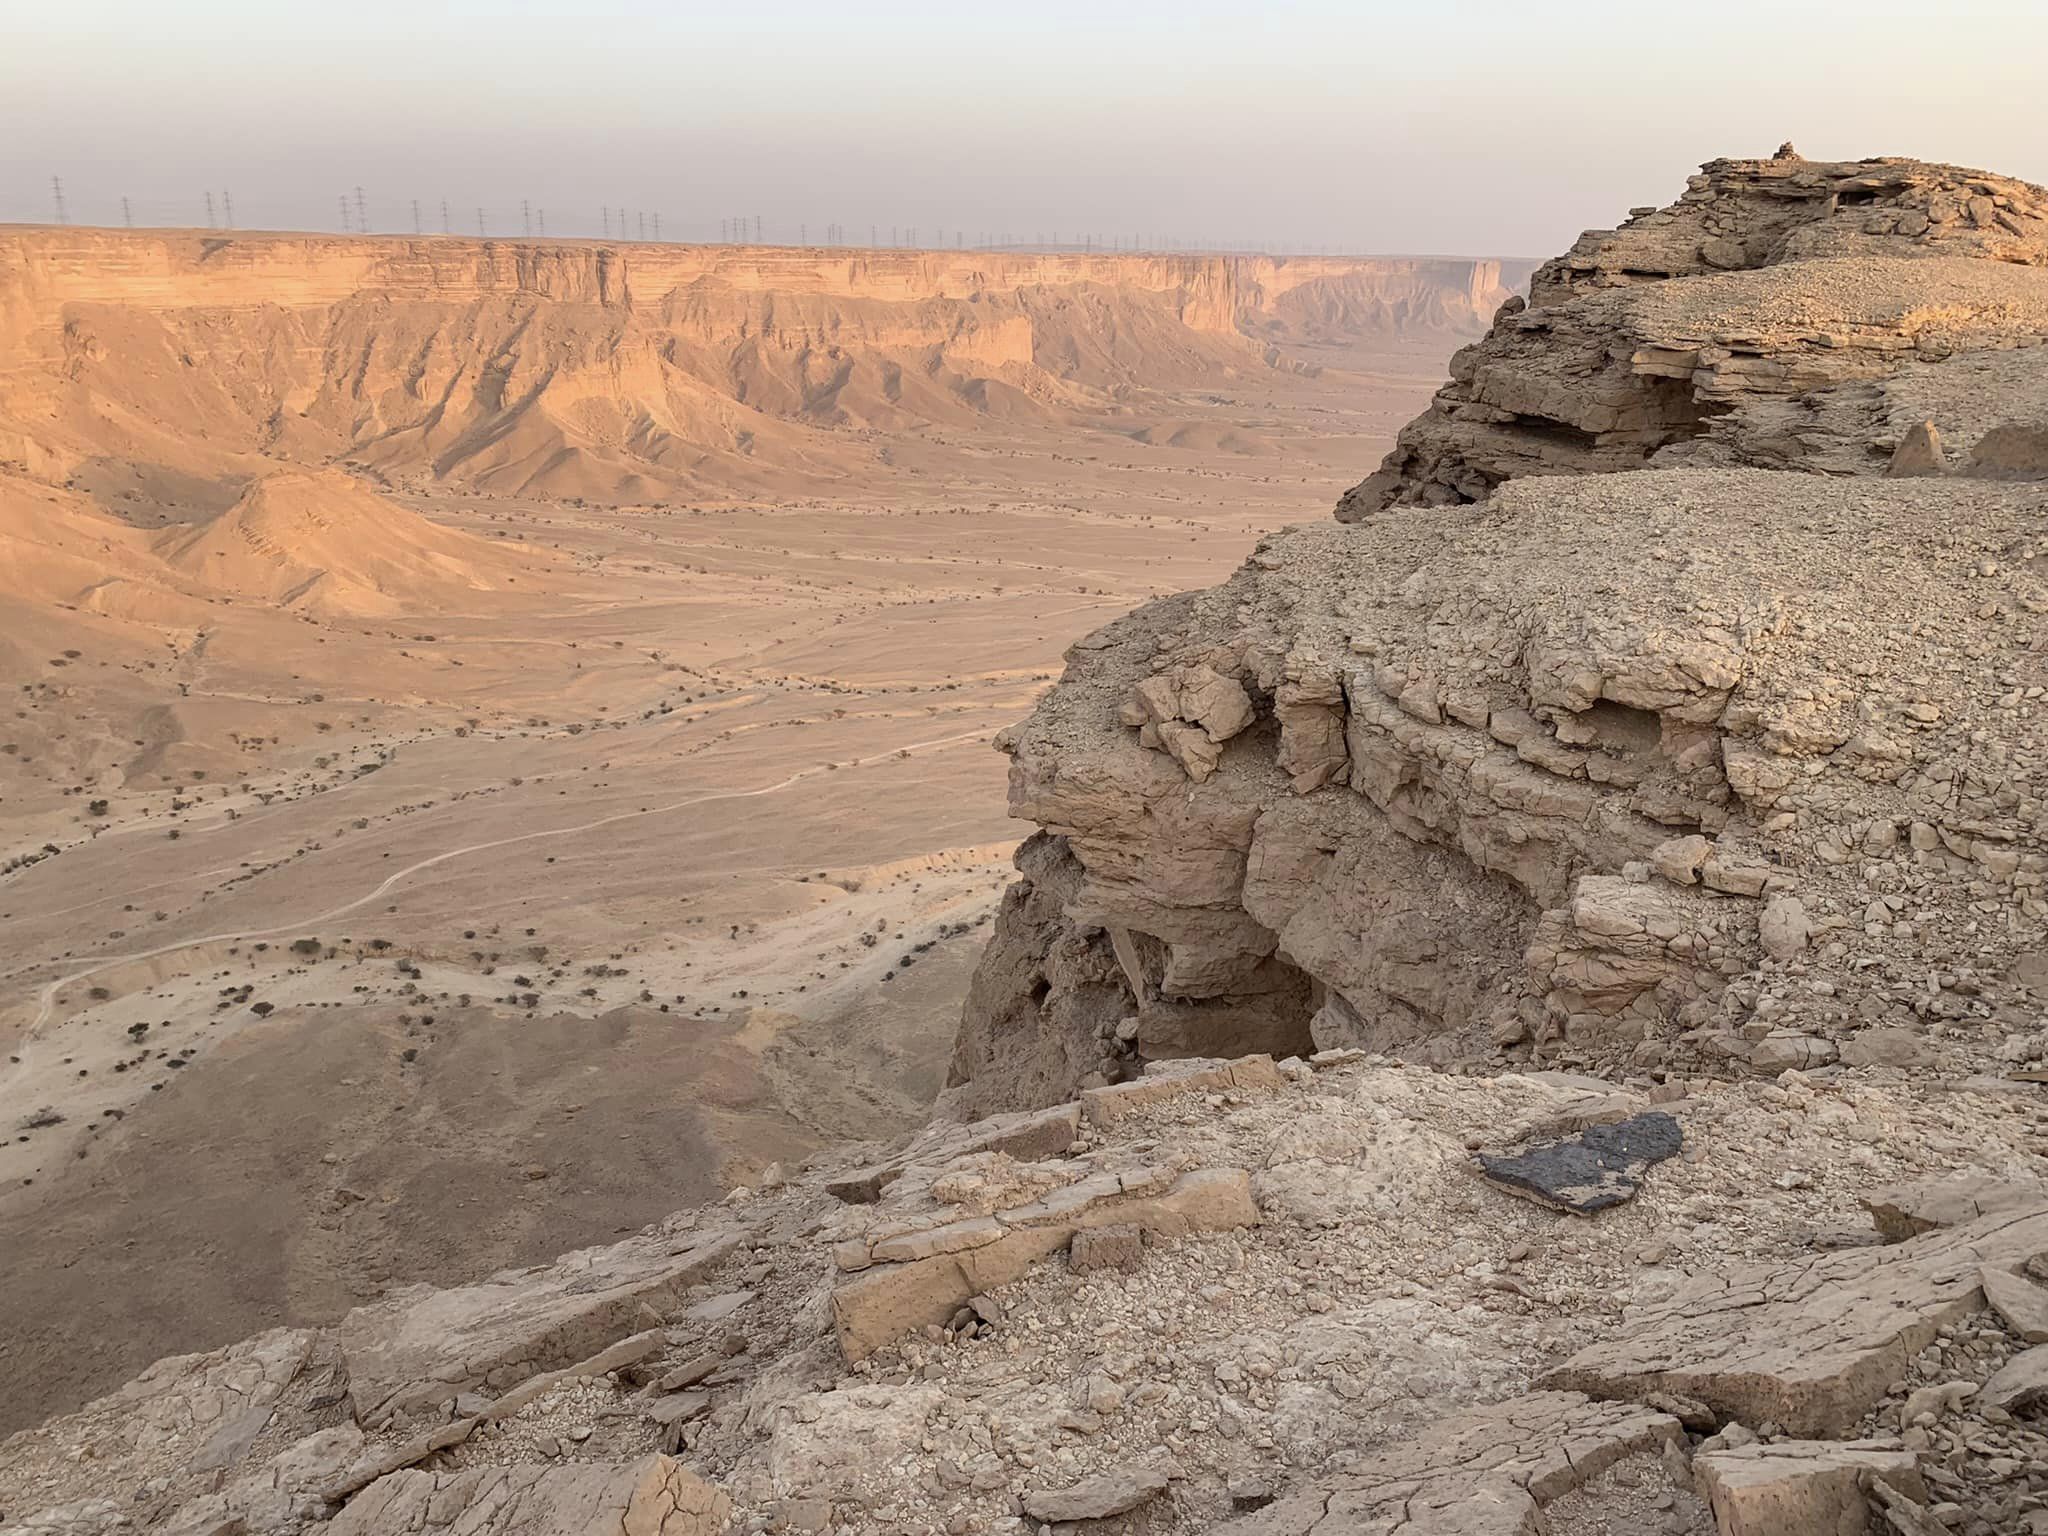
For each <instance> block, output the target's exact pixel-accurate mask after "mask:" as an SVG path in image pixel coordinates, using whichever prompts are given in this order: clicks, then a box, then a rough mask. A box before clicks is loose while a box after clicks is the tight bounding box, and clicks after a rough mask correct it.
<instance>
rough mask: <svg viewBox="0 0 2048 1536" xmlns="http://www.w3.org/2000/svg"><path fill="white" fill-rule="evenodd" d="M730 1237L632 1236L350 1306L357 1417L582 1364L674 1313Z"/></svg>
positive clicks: (432, 1404)
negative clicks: (529, 1265) (530, 1265)
mask: <svg viewBox="0 0 2048 1536" xmlns="http://www.w3.org/2000/svg"><path fill="white" fill-rule="evenodd" d="M737 1241H738V1240H737V1238H735V1237H734V1236H733V1235H732V1234H730V1233H726V1232H719V1231H708V1232H700V1233H693V1234H691V1236H690V1239H689V1241H688V1242H687V1243H686V1244H683V1245H681V1246H680V1247H677V1246H676V1245H675V1244H673V1243H672V1242H671V1241H669V1240H667V1239H663V1238H648V1237H634V1238H628V1239H627V1240H626V1241H625V1242H622V1243H615V1244H612V1245H610V1246H608V1247H603V1248H585V1249H582V1250H580V1251H578V1252H576V1253H569V1254H564V1255H563V1256H562V1257H561V1258H559V1259H557V1260H556V1261H555V1262H554V1263H553V1264H550V1265H547V1266H545V1267H543V1268H539V1269H519V1270H506V1271H503V1272H502V1273H499V1274H496V1275H492V1276H491V1277H490V1278H489V1279H487V1280H482V1281H479V1282H478V1283H476V1284H475V1285H462V1286H455V1287H453V1288H452V1289H449V1290H435V1289H433V1288H432V1287H429V1286H411V1287H408V1288H407V1289H405V1290H403V1291H400V1292H397V1293H395V1294H394V1295H392V1296H391V1297H389V1298H387V1299H386V1300H384V1301H380V1302H377V1303H374V1304H373V1305H371V1306H367V1307H358V1308H356V1310H355V1311H353V1312H351V1313H349V1314H348V1316H346V1317H344V1318H343V1319H342V1320H341V1321H340V1322H339V1323H337V1324H336V1325H335V1327H334V1337H335V1338H336V1340H337V1341H338V1342H339V1343H340V1345H341V1348H342V1352H343V1354H344V1355H345V1356H346V1357H347V1360H348V1369H349V1395H350V1398H351V1399H352V1401H353V1404H354V1407H355V1413H356V1418H357V1420H358V1422H360V1423H362V1424H364V1425H367V1426H376V1425H379V1424H382V1423H385V1422H387V1421H388V1420H390V1419H392V1418H394V1417H410V1416H414V1415H419V1414H428V1413H432V1412H434V1411H436V1410H438V1409H440V1408H441V1407H442V1405H444V1404H447V1403H452V1402H453V1401H454V1400H455V1399H456V1398H457V1397H458V1396H460V1395H461V1394H462V1393H464V1392H471V1391H480V1392H490V1393H494V1394H495V1393H500V1392H504V1391H506V1390H508V1389H509V1388H511V1387H513V1386H516V1385H517V1384H518V1383H520V1382H521V1381H524V1380H525V1379H526V1378H527V1377H529V1376H534V1375H537V1374H539V1373H540V1372H542V1371H547V1370H554V1369H558V1368H559V1367H562V1366H565V1365H572V1364H574V1363H576V1362H577V1361H580V1360H584V1359H587V1358H589V1357H590V1356H591V1355H593V1354H595V1353H597V1351H599V1350H601V1349H603V1348H604V1347H605V1346H606V1345H607V1344H610V1343H612V1342H613V1341H614V1340H617V1339H619V1338H621V1337H623V1336H625V1335H627V1334H632V1333H638V1332H640V1331H641V1330H642V1329H644V1328H645V1327H647V1325H648V1322H649V1316H648V1314H649V1312H650V1311H653V1312H655V1313H658V1314H663V1315H666V1314H669V1313H672V1312H674V1311H676V1310H677V1309H678V1308H679V1307H680V1306H681V1305H682V1304H683V1301H684V1299H685V1294H686V1292H687V1291H688V1289H689V1287H690V1286H691V1285H692V1284H693V1283H694V1282H697V1281H700V1280H702V1279H703V1278H704V1277H705V1275H706V1274H707V1273H708V1272H709V1271H710V1270H711V1269H712V1267H713V1266H715V1265H716V1264H717V1263H718V1262H719V1261H720V1260H722V1259H723V1258H725V1257H726V1255H728V1254H729V1253H731V1252H732V1250H733V1248H734V1247H735V1246H736V1245H737ZM672 1247H674V1248H676V1251H674V1252H671V1251H670V1250H671V1248H672ZM654 1320H655V1321H659V1320H660V1319H659V1317H657V1318H655V1319H654Z"/></svg>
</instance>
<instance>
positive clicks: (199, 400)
mask: <svg viewBox="0 0 2048 1536" xmlns="http://www.w3.org/2000/svg"><path fill="white" fill-rule="evenodd" d="M1499 277H1500V274H1499V271H1498V267H1497V264H1495V263H1488V262H1458V261H1439V262H1425V261H1406V260H1395V261H1388V262H1383V263H1382V262H1373V261H1343V260H1304V261H1296V260H1292V259H1275V258H1265V257H1257V258H1235V257H1196V256H1187V257H1182V256H1138V255H1132V256H1123V255H1101V256H1083V255H1075V254H1058V255H1029V254H1003V253H984V252H945V251H864V250H862V251H845V252H840V251H823V250H794V249H771V248H753V247H723V246H720V247H701V246H672V245H653V246H648V245H619V246H610V245H599V244H594V243H570V242H564V243H549V242H532V241H523V242H522V241H476V240H455V239H365V238H327V237H320V236H285V235H239V234H238V235H233V236H225V235H213V236H202V235H197V234H162V233H134V234H129V233H114V232H109V231H78V230H23V231H17V232H14V233H12V234H8V235H4V236H0V351H4V354H5V356H6V359H7V362H6V366H5V368H4V370H0V460H11V461H14V462H15V463H17V464H20V465H22V466H24V467H26V468H27V470H28V471H29V472H30V473H32V474H34V475H36V476H37V477H39V478H42V479H45V480H50V481H63V480H67V479H72V478H74V477H82V478H83V479H85V480H87V481H95V480H97V479H106V478H108V477H110V476H112V475H115V474H118V473H121V472H125V471H130V470H133V471H138V472H141V473H144V474H153V475H155V476H157V477H159V478H165V477H172V478H175V477H185V478H189V479H192V480H196V481H200V482H207V481H219V480H225V479H230V478H232V477H234V476H237V475H242V476H246V474H247V473H248V472H249V468H250V466H249V462H248V461H250V460H251V459H253V458H259V457H261V458H269V459H273V460H275V459H282V460H286V461H290V462H294V463H299V464H325V463H329V462H335V461H343V462H346V463H348V464H351V465H354V466H357V467H359V468H366V469H369V470H372V471H375V472H377V473H380V474H382V475H383V476H385V477H386V478H387V479H390V480H393V481H399V482H421V481H429V480H434V481H448V482H453V483H457V484H463V485H472V486H478V487H485V488H490V489H495V490H509V491H527V490H532V491H539V492H555V493H560V494H591V495H600V496H623V497H632V496H640V495H646V494H651V493H653V492H655V491H657V490H660V489H664V488H666V489H671V490H672V489H676V488H685V489H687V488H690V487H695V486H722V485H741V486H744V485H746V484H748V483H750V479H751V478H752V477H755V476H757V475H758V474H760V473H765V472H766V471H767V470H768V469H771V468H772V469H773V470H774V471H775V472H777V473H783V474H787V473H792V472H794V473H797V474H802V473H803V472H805V471H806V470H811V471H815V472H816V473H818V474H830V473H835V472H838V471H840V470H842V469H843V466H841V465H836V464H834V463H832V462H830V460H829V457H828V456H827V455H826V454H824V452H823V451H822V448H821V439H820V436H819V433H820V430H821V429H824V430H829V429H834V428H863V427H873V428H885V429H887V428H901V427H907V426H918V425H923V424H929V423H943V422H964V421H967V420H971V419H972V418H975V417H977V416H981V415H986V414H991V413H994V414H1002V415H1011V416H1026V417H1031V416H1037V417H1043V418H1046V419H1061V418H1064V417H1067V416H1070V415H1072V414H1074V413H1085V412H1088V411H1094V410H1100V409H1104V408H1106V407H1108V406H1109V405H1111V403H1112V402H1113V400H1114V399H1115V398H1117V397H1121V396H1125V395H1127V394H1128V393H1129V392H1130V391H1132V390H1142V389H1144V388H1146V387H1151V386H1170V385H1175V384H1184V383H1186V382H1187V381H1189V380H1191V379H1196V378H1213V377H1216V376H1218V375H1219V374H1222V375H1225V376H1227V375H1229V374H1232V373H1238V372H1253V371H1257V370H1259V369H1261V368H1263V367H1265V366H1267V364H1268V363H1269V362H1272V361H1277V360H1278V359H1277V357H1276V356H1275V355H1273V354H1272V353H1271V352H1270V345H1271V344H1273V343H1286V342H1289V341H1292V340H1296V339H1309V338H1311V337H1313V338H1316V339H1320V338H1322V337H1324V336H1326V335H1328V334H1332V333H1336V332H1342V333H1344V334H1347V335H1350V336H1354V337H1355V336H1357V335H1360V334H1372V333H1373V332H1374V331H1375V330H1392V329H1403V330H1406V329H1413V328H1418V327H1426V328H1430V329H1433V330H1442V329H1449V330H1453V331H1467V332H1471V331H1477V330H1478V329H1479V328H1480V327H1481V326H1482V325H1483V324H1484V317H1485V316H1486V315H1487V314H1488V313H1490V312H1491V310H1492V308H1493V307H1494V306H1496V305H1497V304H1498V303H1499V301H1500V300H1501V299H1502V298H1503V297H1505V294H1504V292H1503V291H1501V290H1500V289H1499V288H1498V282H1499ZM1254 335H1256V337H1257V342H1256V343H1255V342H1254V341H1253V339H1252V337H1253V336H1254ZM1262 347H1263V348H1266V349H1267V350H1262ZM226 499H227V500H232V494H228V495H227V496H226Z"/></svg>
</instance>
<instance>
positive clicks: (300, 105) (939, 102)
mask: <svg viewBox="0 0 2048 1536" xmlns="http://www.w3.org/2000/svg"><path fill="white" fill-rule="evenodd" d="M2044 61H2048V0H2005V3H1989V0H1934V3H1932V4H1930V3H1927V0H1920V3H1915V4H1900V3H1892V0H1860V3H1832V0H1827V3H1823V0H1776V3H1756V0H1717V3H1715V4H1696V3H1688V4H1684V5H1670V4H1666V3H1663V0H1634V3H1629V4H1612V3H1607V0H1577V3H1575V4H1571V5H1564V6H1555V5H1544V4H1541V3H1537V0H1512V3H1494V0H1438V3H1433V4H1431V3H1420V0H1417V3H1408V4H1379V3H1355V4H1350V5H1343V4H1337V3H1333V0H1321V3H1307V0H1301V3H1269V4H1266V5H1263V6H1261V5H1259V4H1257V3H1256V0H1252V3H1243V0H1240V3H1235V4H1231V5H1219V4H1211V3H1208V0H1171V3H1166V0H1160V3H1153V0H1136V3H1117V0H1087V3H1075V0H1040V3H1036V4H1022V5H1019V4H1005V5H1000V6H997V5H991V4H987V3H986V0H946V3H932V4H923V3H910V0H893V3H892V0H871V3H867V4H861V3H858V0H830V3H801V0H729V3H726V4H721V5H715V6H714V5H702V4H656V3H652V0H637V3H636V0H599V3H595V4H587V5H581V6H573V7H572V6H570V5H566V4H562V3H555V4H548V5H540V4H527V3H518V0H495V3H491V4H481V3H473V0H461V3H453V4H448V3H434V0H410V3H398V0H349V3H347V4H338V3H335V0H296V3H293V0H282V3H280V0H260V3H259V0H149V3H115V0H61V3H52V0H0V220H35V221H47V220H48V219H49V218H50V217H51V216H52V204H51V188H50V178H51V176H52V175H53V174H55V175H61V176H62V177H63V181H64V188H65V194H66V200H67V202H68V204H69V212H70V217H71V221H72V222H74V223H118V222H120V219H121V206H120V199H121V197H123V196H124V195H125V196H127V197H128V198H130V199H131V200H132V207H133V211H134V217H135V222H137V223H138V224H142V223H152V224H168V223H175V224H186V225H190V224H202V225H203V224H204V223H205V219H206V207H205V203H204V201H203V194H204V193H205V191H206V190H208V189H213V190H214V191H216V193H218V192H220V191H221V190H223V189H225V190H226V191H228V192H231V193H232V196H233V200H234V218H235V222H236V223H237V224H238V225H241V226H244V227H282V228H316V229H336V228H339V227H340V217H341V215H340V212H339V209H338V207H337V198H338V196H339V195H340V194H341V193H342V192H343V191H344V190H351V189H353V188H354V187H356V186H357V185H359V184H360V185H361V186H362V187H363V188H364V191H365V196H366V199H367V203H368V210H369V217H370V224H371V227H372V228H373V229H378V230H410V229H411V227H412V217H413V216H412V211H411V200H412V199H414V198H418V199H419V200H420V203H421V207H422V210H423V222H424V224H425V225H426V227H427V228H428V229H430V230H432V229H438V228H439V227H440V221H441V214H440V207H441V202H442V200H443V199H446V200H447V201H448V202H449V204H450V205H451V219H452V223H453V227H454V228H455V230H456V231H457V232H459V233H460V232H467V233H474V232H475V230H476V225H477V215H476V210H477V209H478V207H479V206H481V207H483V208H484V209H485V221H486V223H487V225H488V227H489V229H490V231H491V233H493V234H517V233H519V232H520V230H521V214H520V200H521V199H522V198H524V199H526V200H528V202H529V203H530V204H532V205H533V206H534V207H536V208H545V209H546V210H547V227H548V232H549V233H550V234H596V233H597V232H598V229H599V217H600V216H599V209H600V208H601V207H618V206H624V207H627V208H629V209H633V210H638V211H645V212H654V211H659V212H660V213H661V215H662V219H663V224H662V230H663V233H664V235H666V236H669V237H671V238H673V237H677V236H681V237H686V238H706V237H715V236H716V235H717V234H718V232H719V221H720V220H721V219H722V218H726V217H729V216H732V215H745V216H749V217H751V216H756V215H758V216H759V217H760V218H761V220H762V229H763V233H764V234H765V235H766V236H767V237H768V238H769V239H782V240H794V239H795V238H796V237H797V234H798V229H799V226H800V225H803V226H807V233H808V235H809V237H810V238H811V239H812V240H813V241H817V240H820V239H822V238H823V236H824V233H825V229H826V226H827V225H828V224H829V223H833V222H837V223H839V224H842V225H844V226H846V228H847V231H848V236H849V238H851V239H853V240H856V241H859V242H865V240H866V239H867V237H868V230H869V227H870V226H871V225H872V226H879V227H880V229H881V235H882V238H883V239H884V240H887V239H888V238H889V231H890V228H891V227H892V226H894V227H896V228H897V229H899V230H900V231H903V232H904V233H905V234H906V235H907V232H908V230H909V229H910V228H911V227H913V226H914V227H916V228H917V230H918V232H919V238H920V242H921V243H924V244H931V243H933V242H935V241H936V240H937V239H938V238H939V233H940V231H941V230H943V231H944V232H945V235H944V238H945V241H946V243H947V244H949V245H950V244H952V243H953V242H954V240H955V238H956V231H964V232H965V235H966V238H967V240H968V241H969V243H972V242H973V241H974V240H976V239H977V238H978V237H980V236H981V235H982V234H984V233H987V234H991V235H1000V234H1002V233H1005V232H1007V233H1008V234H1009V235H1011V237H1012V238H1014V239H1026V240H1028V239H1033V238H1036V237H1039V236H1043V237H1045V238H1047V239H1050V238H1051V237H1052V235H1053V234H1054V233H1055V232H1057V233H1058V235H1059V237H1060V238H1061V239H1062V240H1063V241H1073V240H1075V239H1076V238H1077V237H1078V236H1080V235H1081V234H1083V233H1094V234H1096V235H1098V236H1101V237H1105V238H1106V237H1109V236H1111V235H1115V236H1117V237H1119V238H1120V239H1123V240H1129V239H1131V238H1133V237H1139V236H1142V237H1144V238H1146V239H1147V240H1148V241H1152V242H1158V241H1161V240H1163V239H1164V238H1166V237H1169V236H1171V237H1177V238H1178V239H1180V240H1182V241H1186V242H1195V241H1205V242H1210V243H1221V242H1254V243H1260V244H1263V245H1265V246H1266V247H1267V248H1269V249H1293V250H1299V249H1314V248H1319V247H1323V246H1328V247H1330V248H1332V249H1345V250H1359V251H1411V252H1421V251H1428V252H1456V253H1505V254H1526V255H1544V254H1549V253H1552V252H1555V251H1557V250H1559V249H1560V248H1562V247H1563V246H1564V245H1566V244H1567V243H1568V242H1569V241H1570V240H1571V238H1572V237H1573V236H1574V235H1575V234H1576V233H1577V232H1578V230H1580V229H1581V228H1583V227H1587V226H1589V225H1605V224H1611V223H1613V222H1614V221H1615V220H1616V219H1618V218H1619V217H1620V216H1621V215H1622V213H1623V212H1624V210H1626V209H1627V208H1628V207H1629V206H1630V205H1631V204H1641V203H1663V202H1667V201H1669V200H1670V199H1671V198H1672V197H1674V196H1676V195H1677V193H1678V192H1680V191H1681V190H1683V186H1684V177H1685V174H1686V173H1687V172H1688V171H1689V170H1690V169H1691V168H1692V167H1693V166H1694V165H1695V164H1697V162H1699V161H1701V160H1704V159H1708V158H1710V157H1712V156H1715V155H1724V154H1768V153H1769V152H1770V151H1771V150H1772V149H1773V148H1774V147H1775V146H1776V145H1777V144H1778V143H1779V141H1780V140H1782V139H1786V138H1790V139H1792V140H1794V141H1795V142H1796V143H1797V144H1798V146H1799V148H1800V149H1801V150H1802V151H1803V152H1805V153H1806V154H1808V155H1811V156H1815V157H1823V156H1825V157H1836V156H1840V157H1855V156H1861V155H1875V154H1914V155H1919V156H1922V157H1924V158H1928V159H1945V160H1954V161H1959V162H1961V163H1963V164H1968V165H1977V166H1982V167H1986V168H1989V169H1995V170H1999V171H2004V172H2008V173H2011V174H2015V175H2019V176H2023V177H2026V178H2028V179H2030V180H2035V181H2048V106H2044V103H2043V100H2042V95H2043V88H2042V84H2041V79H2040V75H2041V69H2042V65H2043V62H2044Z"/></svg>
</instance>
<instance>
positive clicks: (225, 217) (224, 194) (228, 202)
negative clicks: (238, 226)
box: [220, 187, 235, 229]
mask: <svg viewBox="0 0 2048 1536" xmlns="http://www.w3.org/2000/svg"><path fill="white" fill-rule="evenodd" d="M220 224H221V228H222V229H233V228H234V227H235V194H234V193H232V192H230V191H229V190H228V189H227V188H226V187H222V188H221V189H220Z"/></svg>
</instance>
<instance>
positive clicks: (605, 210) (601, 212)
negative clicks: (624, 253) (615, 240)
mask: <svg viewBox="0 0 2048 1536" xmlns="http://www.w3.org/2000/svg"><path fill="white" fill-rule="evenodd" d="M597 216H598V217H599V218H601V219H603V220H604V237H605V239H607V240H609V239H611V237H612V210H611V205H610V204H609V203H607V204H606V205H605V206H604V207H602V208H600V209H598V210H597Z"/></svg>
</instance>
